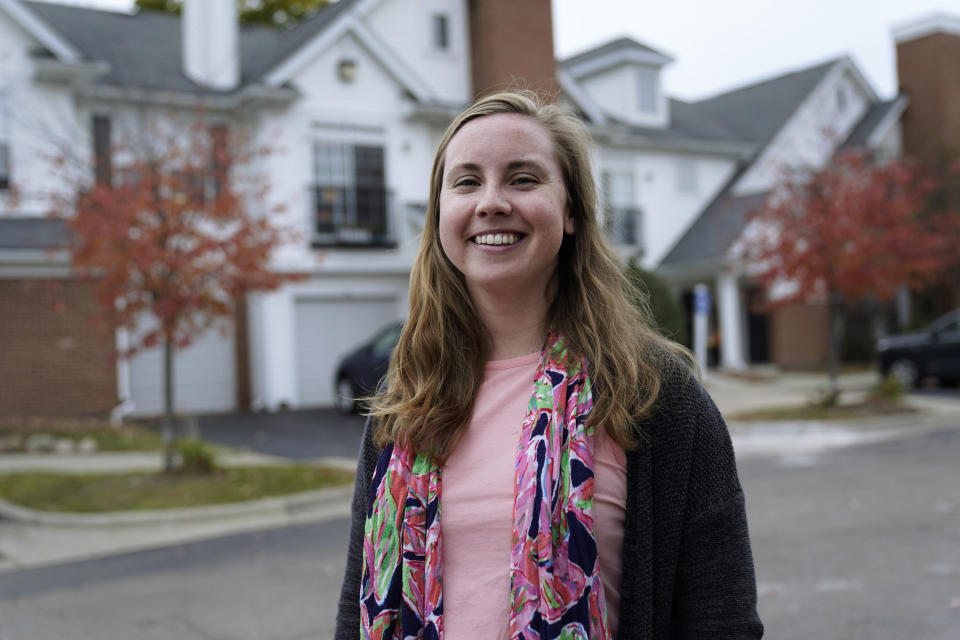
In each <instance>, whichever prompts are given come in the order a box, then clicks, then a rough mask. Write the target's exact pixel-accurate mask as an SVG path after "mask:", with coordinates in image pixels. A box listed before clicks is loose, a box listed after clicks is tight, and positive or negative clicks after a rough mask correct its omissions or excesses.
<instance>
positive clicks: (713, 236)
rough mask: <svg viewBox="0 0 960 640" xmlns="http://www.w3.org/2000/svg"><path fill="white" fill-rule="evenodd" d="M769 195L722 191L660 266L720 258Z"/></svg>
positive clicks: (712, 260) (717, 259)
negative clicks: (737, 193)
mask: <svg viewBox="0 0 960 640" xmlns="http://www.w3.org/2000/svg"><path fill="white" fill-rule="evenodd" d="M768 195H769V194H768V193H767V192H763V193H753V194H748V195H743V196H734V195H731V194H729V193H722V194H721V195H720V196H719V197H717V199H716V200H714V201H713V202H712V203H711V204H710V206H709V207H707V208H706V209H705V210H704V212H703V213H702V214H700V217H699V218H697V220H696V221H695V222H694V223H693V224H692V225H691V226H690V228H689V229H687V231H686V233H684V234H683V236H682V237H681V238H680V240H678V241H677V243H676V244H674V245H673V248H672V249H671V250H670V252H669V253H668V254H667V255H666V257H664V258H663V260H661V261H660V266H662V267H675V266H679V265H681V264H684V263H700V262H716V261H719V260H721V259H722V258H723V256H724V254H725V253H726V252H727V249H728V248H729V247H730V245H731V244H732V243H733V242H734V240H736V239H737V238H738V237H739V236H740V234H741V233H742V232H743V229H744V227H745V226H746V225H747V223H748V222H749V221H750V214H751V213H752V212H754V211H757V210H758V209H760V207H762V206H763V203H764V202H765V201H766V199H767V196H768Z"/></svg>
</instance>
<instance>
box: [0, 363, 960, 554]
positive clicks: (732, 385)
mask: <svg viewBox="0 0 960 640" xmlns="http://www.w3.org/2000/svg"><path fill="white" fill-rule="evenodd" d="M875 380H876V377H875V374H872V373H856V374H848V375H844V376H842V377H841V388H843V389H845V390H847V391H848V392H849V394H848V395H849V397H854V398H855V397H856V395H857V394H862V393H864V392H866V390H867V389H869V387H870V386H871V385H872V384H873V382H875ZM825 383H826V376H825V375H823V374H797V373H786V374H779V375H777V376H775V377H771V378H770V379H761V380H752V379H748V378H745V377H742V376H731V375H725V374H723V373H716V372H710V373H709V374H708V376H707V377H706V380H705V386H706V387H707V389H708V390H709V391H710V394H711V395H712V396H713V398H714V401H715V402H716V403H717V405H718V406H719V407H720V410H721V411H722V412H723V413H724V414H725V415H726V416H733V415H735V414H736V413H738V412H742V411H747V410H750V409H758V408H764V407H773V406H785V405H791V404H794V405H799V404H802V403H804V402H805V401H808V400H809V399H810V398H811V397H813V395H814V394H815V392H816V390H817V389H818V388H820V387H823V386H824V385H825ZM907 402H908V404H909V405H912V406H914V407H915V408H917V409H919V410H920V411H918V412H917V413H907V414H898V415H889V416H879V417H875V418H858V419H852V420H833V421H822V422H819V421H780V422H738V421H735V420H728V424H729V427H730V432H731V436H732V438H733V443H734V449H735V450H736V452H737V456H738V458H740V459H744V458H749V457H756V456H782V457H783V458H784V460H785V462H790V463H795V464H803V463H804V461H805V460H809V459H810V457H811V456H815V455H817V454H819V453H822V452H824V451H826V450H829V449H833V448H838V447H846V446H851V445H855V444H860V443H865V442H871V441H878V440H882V439H890V438H896V437H899V436H902V435H905V434H908V433H910V434H915V433H917V432H918V431H920V430H932V429H942V428H945V427H956V428H960V394H953V395H952V396H949V397H946V396H945V397H928V396H919V395H911V396H910V397H909V398H908V400H907ZM221 461H222V463H223V464H225V465H228V466H233V465H266V464H278V463H279V464H287V463H289V462H290V460H288V459H286V458H280V457H274V456H266V455H261V454H256V453H229V454H224V455H222V456H221ZM312 462H320V463H325V464H330V465H334V466H338V467H342V468H347V469H351V470H352V469H354V468H355V464H356V461H355V460H354V459H352V458H345V457H329V458H322V459H317V460H315V461H312ZM161 463H162V460H161V456H160V454H159V453H157V452H152V453H98V454H87V455H83V454H73V455H58V454H33V455H27V454H4V455H0V473H12V472H17V471H27V470H32V471H39V470H47V471H57V472H64V473H88V472H94V471H100V472H102V471H114V472H120V471H156V470H159V469H160V467H161ZM351 494H352V486H348V487H340V488H336V489H331V490H327V491H319V492H309V493H307V494H300V495H297V496H286V497H281V498H270V499H267V500H259V501H255V502H251V503H241V504H234V505H223V506H214V507H196V508H191V509H176V510H162V511H154V512H142V513H136V514H130V513H126V514H98V515H96V516H92V515H78V514H49V513H38V512H35V511H30V510H27V509H23V508H22V507H17V506H16V505H10V504H9V503H2V502H0V572H3V571H13V570H18V569H23V568H30V567H36V566H41V565H45V564H55V563H59V562H65V561H71V560H81V559H88V558H94V557H98V556H104V555H112V554H115V553H122V552H129V551H137V550H143V549H148V548H152V547H157V546H164V545H171V544H180V543H185V542H190V541H194V540H200V539H205V538H215V537H219V536H223V535H228V534H231V533H241V532H246V531H254V530H259V529H266V528H273V527H282V526H288V525H291V524H300V523H308V522H320V521H323V520H328V519H335V518H342V517H346V516H347V515H348V514H349V503H350V497H351Z"/></svg>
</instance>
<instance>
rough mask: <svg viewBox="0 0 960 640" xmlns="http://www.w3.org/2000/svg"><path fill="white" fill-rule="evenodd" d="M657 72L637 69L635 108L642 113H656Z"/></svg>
mask: <svg viewBox="0 0 960 640" xmlns="http://www.w3.org/2000/svg"><path fill="white" fill-rule="evenodd" d="M657 81H658V78H657V71H656V70H655V69H649V68H641V69H637V108H638V109H639V110H640V111H641V112H642V113H656V112H657Z"/></svg>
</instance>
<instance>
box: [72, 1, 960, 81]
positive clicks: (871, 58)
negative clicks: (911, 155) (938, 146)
mask: <svg viewBox="0 0 960 640" xmlns="http://www.w3.org/2000/svg"><path fill="white" fill-rule="evenodd" d="M61 1H63V2H67V0H61ZM70 3H71V4H82V5H85V6H96V7H105V8H116V9H129V8H130V7H131V6H132V5H133V0H70ZM553 7H554V16H553V17H554V26H555V34H554V35H555V42H556V49H557V55H558V56H560V57H566V56H569V55H572V54H575V53H579V52H580V51H583V50H585V49H588V48H591V47H593V46H595V45H598V44H601V43H603V42H605V41H607V40H610V39H613V38H616V37H619V36H623V35H628V36H631V37H633V38H635V39H637V40H639V41H640V42H643V43H644V44H646V45H649V46H651V47H653V48H655V49H658V50H660V51H662V52H663V53H666V54H668V55H669V56H671V57H672V58H673V59H674V62H673V63H671V64H670V65H668V66H667V68H666V73H665V75H664V83H665V85H666V90H667V93H668V94H670V95H671V96H673V97H676V98H681V99H696V98H700V97H705V96H708V95H711V94H714V93H718V92H721V91H725V90H727V89H733V88H735V87H737V86H739V85H743V84H747V83H750V82H753V81H755V80H760V79H763V78H766V77H769V76H772V75H778V74H780V73H783V72H786V71H789V70H793V69H798V68H802V67H806V66H811V65H813V64H816V63H818V62H822V61H824V60H827V59H829V58H834V57H837V56H841V55H844V54H849V55H850V56H852V57H853V60H854V62H856V64H857V65H858V66H859V67H860V70H861V71H863V73H864V75H865V76H866V77H867V80H868V81H869V82H870V83H871V84H872V85H873V87H874V89H876V91H877V93H879V94H880V96H881V97H884V98H886V97H890V96H892V95H894V93H895V92H896V68H895V60H894V44H893V37H892V36H891V29H892V28H893V27H894V26H895V25H899V24H902V23H903V22H905V21H912V20H914V19H917V18H921V17H925V16H928V15H930V14H932V13H934V12H938V11H940V12H947V13H950V14H952V15H955V16H958V17H960V0H725V1H724V2H715V1H713V0H670V1H669V2H663V1H662V0H659V1H657V2H651V1H646V0H553Z"/></svg>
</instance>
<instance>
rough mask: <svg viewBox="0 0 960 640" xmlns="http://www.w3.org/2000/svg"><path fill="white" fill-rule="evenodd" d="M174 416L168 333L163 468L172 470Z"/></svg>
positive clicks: (165, 339) (164, 392) (165, 366)
mask: <svg viewBox="0 0 960 640" xmlns="http://www.w3.org/2000/svg"><path fill="white" fill-rule="evenodd" d="M175 429H176V418H175V417H174V415H173V344H171V341H170V335H169V333H168V334H166V335H165V337H164V339H163V450H164V455H163V470H164V472H165V473H172V472H173V442H174V436H175Z"/></svg>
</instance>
